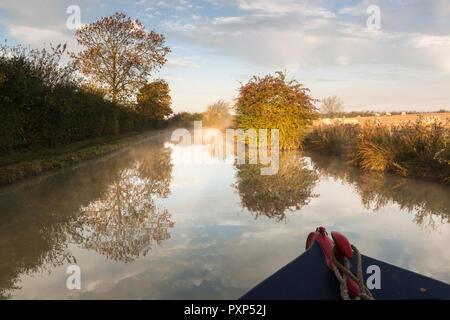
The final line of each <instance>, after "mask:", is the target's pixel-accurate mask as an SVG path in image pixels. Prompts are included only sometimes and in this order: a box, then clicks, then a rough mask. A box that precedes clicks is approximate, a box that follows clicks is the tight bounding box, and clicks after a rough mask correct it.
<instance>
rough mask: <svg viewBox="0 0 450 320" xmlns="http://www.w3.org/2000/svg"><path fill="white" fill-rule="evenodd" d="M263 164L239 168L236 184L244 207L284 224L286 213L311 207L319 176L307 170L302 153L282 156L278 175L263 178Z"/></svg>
mask: <svg viewBox="0 0 450 320" xmlns="http://www.w3.org/2000/svg"><path fill="white" fill-rule="evenodd" d="M260 168H261V165H259V164H255V165H251V164H245V165H236V169H237V173H236V183H235V188H236V189H237V191H238V193H239V196H240V198H241V205H242V206H243V207H244V208H246V209H247V210H248V211H250V212H251V213H253V214H254V215H255V218H256V219H257V218H258V217H259V216H266V217H268V218H270V219H275V220H276V221H278V222H279V221H283V220H285V218H286V212H288V211H295V210H300V209H301V208H302V207H303V206H305V205H307V204H308V203H309V201H310V199H311V198H313V197H317V195H315V194H313V190H314V187H315V186H316V184H317V181H318V175H317V174H316V173H315V171H314V170H311V169H309V168H308V167H307V164H306V162H305V160H304V159H303V158H302V157H301V155H300V153H298V152H295V151H287V152H281V153H280V160H279V169H278V172H277V174H274V175H261V173H260Z"/></svg>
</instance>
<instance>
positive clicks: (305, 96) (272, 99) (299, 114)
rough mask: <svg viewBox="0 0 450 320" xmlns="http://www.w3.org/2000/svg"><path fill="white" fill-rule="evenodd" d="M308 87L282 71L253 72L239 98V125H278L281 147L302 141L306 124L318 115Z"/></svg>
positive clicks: (237, 101)
mask: <svg viewBox="0 0 450 320" xmlns="http://www.w3.org/2000/svg"><path fill="white" fill-rule="evenodd" d="M315 102H316V100H315V99H313V98H311V96H310V95H309V89H307V88H305V87H303V85H302V84H300V83H298V82H297V81H296V80H287V79H286V75H285V74H284V73H283V72H276V75H270V74H269V75H266V76H265V77H263V78H261V77H256V76H254V77H253V78H252V79H250V80H249V81H248V82H247V83H246V84H243V85H241V88H240V90H239V96H238V98H237V100H236V104H235V111H236V125H237V127H239V128H242V129H251V128H253V129H278V130H279V145H280V149H293V148H298V147H299V146H300V145H301V142H302V139H303V137H304V135H305V129H306V126H307V125H309V124H311V123H312V120H313V118H314V117H315V113H316V107H315V106H314V103H315Z"/></svg>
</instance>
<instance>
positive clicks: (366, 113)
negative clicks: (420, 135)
mask: <svg viewBox="0 0 450 320" xmlns="http://www.w3.org/2000/svg"><path fill="white" fill-rule="evenodd" d="M403 112H405V113H406V114H417V113H447V112H450V111H449V110H445V109H440V110H438V111H415V110H409V111H372V110H371V111H347V112H345V111H342V112H336V113H335V114H334V115H333V116H332V117H336V118H342V117H346V118H355V117H358V116H360V117H374V116H375V115H376V114H380V115H385V114H386V113H390V114H391V115H401V114H402V113H403ZM319 117H320V118H330V115H329V114H328V113H320V114H319Z"/></svg>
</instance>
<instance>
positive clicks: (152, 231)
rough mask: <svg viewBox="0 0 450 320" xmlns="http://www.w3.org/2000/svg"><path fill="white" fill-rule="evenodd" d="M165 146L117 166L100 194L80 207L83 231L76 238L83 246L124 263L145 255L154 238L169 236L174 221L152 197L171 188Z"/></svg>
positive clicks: (168, 159) (156, 239) (157, 241)
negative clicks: (162, 148)
mask: <svg viewBox="0 0 450 320" xmlns="http://www.w3.org/2000/svg"><path fill="white" fill-rule="evenodd" d="M168 150H169V149H167V148H166V149H164V150H161V152H160V153H159V154H158V155H157V156H153V155H152V156H151V157H150V159H145V160H143V161H136V162H135V163H134V165H133V166H132V167H130V168H126V169H123V170H120V171H119V172H118V173H117V178H116V179H115V180H114V182H113V183H111V184H110V185H109V186H108V187H107V190H106V192H105V194H104V195H103V197H102V198H100V199H97V200H95V201H92V202H90V203H89V204H88V205H87V206H84V207H82V208H81V212H83V213H85V214H84V215H83V218H84V219H83V225H84V232H83V234H82V236H81V237H80V238H81V239H79V241H80V242H81V244H82V245H83V247H84V248H86V249H93V250H95V251H97V252H98V253H101V254H103V255H105V256H106V257H108V258H109V259H113V260H116V261H122V262H125V263H127V262H132V261H134V260H136V259H137V258H138V257H139V256H145V255H147V253H148V252H149V251H150V250H151V248H152V246H153V243H154V242H156V243H157V244H161V242H162V241H163V240H167V239H170V234H169V229H170V228H172V227H173V226H174V222H173V221H171V216H170V214H169V212H168V211H167V209H165V208H160V207H158V206H157V205H156V204H155V200H154V197H155V196H159V197H167V195H168V194H169V191H170V190H169V184H170V178H171V170H172V164H171V163H170V152H169V151H168Z"/></svg>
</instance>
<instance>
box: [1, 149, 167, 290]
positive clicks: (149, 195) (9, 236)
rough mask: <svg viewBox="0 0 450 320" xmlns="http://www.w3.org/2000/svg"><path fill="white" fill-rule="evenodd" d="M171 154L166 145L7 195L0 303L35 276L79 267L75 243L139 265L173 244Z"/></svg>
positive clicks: (3, 201) (7, 191)
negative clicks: (164, 200) (166, 204)
mask: <svg viewBox="0 0 450 320" xmlns="http://www.w3.org/2000/svg"><path fill="white" fill-rule="evenodd" d="M171 177H172V164H171V149H169V148H166V147H165V146H164V144H163V141H162V140H161V141H156V142H154V143H152V144H150V145H143V146H141V147H139V148H134V149H132V150H128V151H127V150H126V151H123V152H122V153H121V154H120V155H118V156H114V157H112V158H110V159H104V160H100V161H99V162H97V163H92V164H86V165H85V166H84V167H82V168H78V169H76V170H70V169H69V170H67V171H65V172H60V173H59V174H57V175H55V176H50V177H48V178H47V179H45V181H43V182H41V183H36V184H30V185H23V186H20V187H19V188H17V187H8V188H4V189H2V192H1V193H0V213H1V219H0V298H9V297H10V296H11V294H12V292H13V291H14V290H18V289H20V285H19V283H18V282H19V279H20V278H21V277H23V276H25V275H27V274H32V273H37V272H39V273H42V272H45V271H47V272H48V273H50V271H51V270H53V269H54V268H55V267H57V266H60V265H63V264H70V263H76V258H75V257H74V256H73V255H72V253H71V252H70V250H68V245H69V244H71V243H75V244H77V245H78V246H81V247H82V248H87V249H93V250H95V251H96V252H98V253H100V254H102V255H105V256H106V257H108V258H109V259H112V260H116V261H121V262H131V261H134V260H135V259H137V258H138V257H139V256H143V255H146V254H147V253H148V251H149V250H150V249H151V248H152V246H154V244H155V243H156V244H160V243H161V242H162V241H164V240H166V239H169V238H170V234H169V229H170V228H172V227H173V226H174V223H173V221H172V220H171V215H170V214H169V212H168V210H167V209H165V208H162V207H160V206H158V205H157V204H156V202H155V200H156V198H157V197H167V196H168V195H169V193H170V188H169V186H170V180H171Z"/></svg>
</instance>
